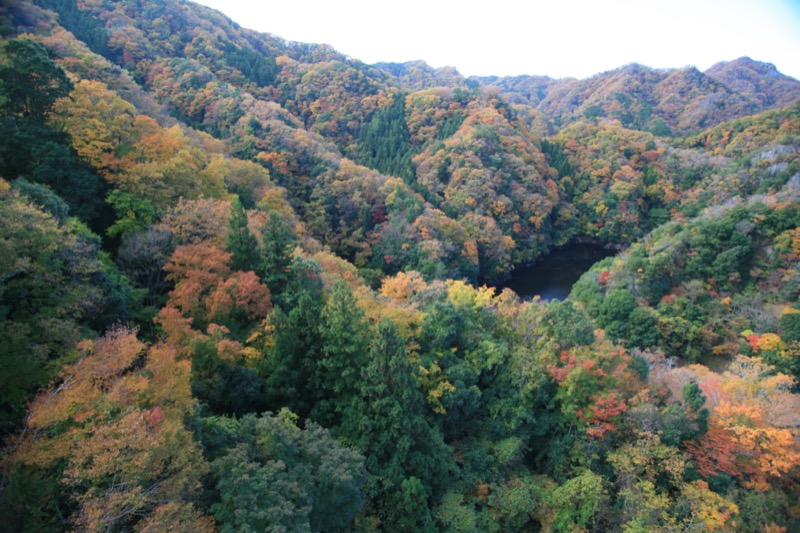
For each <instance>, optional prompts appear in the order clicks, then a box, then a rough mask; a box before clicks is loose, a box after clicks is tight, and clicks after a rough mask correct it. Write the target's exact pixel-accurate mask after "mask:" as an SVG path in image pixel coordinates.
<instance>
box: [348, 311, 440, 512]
mask: <svg viewBox="0 0 800 533" xmlns="http://www.w3.org/2000/svg"><path fill="white" fill-rule="evenodd" d="M369 357H370V361H369V363H368V364H367V366H366V367H365V368H364V371H363V372H362V382H361V401H360V402H359V403H358V404H357V405H356V406H355V407H354V409H353V410H352V411H349V412H347V413H346V414H345V415H346V416H345V417H344V420H343V422H342V425H341V427H340V434H341V436H342V437H344V438H345V439H346V440H347V441H350V442H353V443H355V444H356V445H357V447H358V448H359V449H360V450H361V451H362V452H363V453H364V455H365V457H366V459H367V462H366V464H367V471H368V472H369V473H370V475H371V490H372V491H373V494H372V495H371V496H372V501H374V502H380V503H379V506H380V509H378V513H379V514H381V515H383V516H384V517H385V518H386V520H387V522H388V524H387V525H390V526H392V527H393V525H398V526H399V525H400V523H401V519H402V522H404V523H409V521H410V522H413V523H416V522H417V521H419V522H423V521H424V520H425V516H423V515H426V514H427V513H426V512H425V511H427V509H426V506H424V505H423V506H414V507H415V509H416V510H417V511H418V512H419V513H420V516H418V517H416V518H417V519H418V520H417V521H415V520H414V519H413V517H411V518H410V517H407V516H402V515H403V511H402V509H408V505H403V504H402V501H401V500H402V498H403V494H404V491H403V490H402V484H403V482H404V481H406V480H407V479H411V478H416V479H418V480H419V482H420V483H421V485H422V487H423V488H424V493H425V495H426V498H427V499H428V500H430V499H431V498H435V497H437V496H438V494H439V493H440V492H441V490H442V489H443V488H444V482H445V480H446V479H448V478H449V477H450V474H451V473H452V470H453V459H452V454H451V453H450V450H449V449H448V448H447V446H446V445H445V443H444V441H443V440H442V437H441V435H440V434H439V433H438V431H436V430H435V429H434V428H433V427H431V425H430V423H429V422H428V420H427V419H426V418H425V414H424V411H425V405H424V403H425V399H424V397H423V395H422V392H421V391H420V390H419V388H418V385H417V381H416V379H415V377H414V368H413V366H412V364H411V362H410V361H409V359H408V355H407V353H406V348H405V345H404V343H403V339H402V338H401V337H400V336H399V335H398V333H397V329H396V327H395V326H394V324H393V323H392V322H391V321H389V320H388V319H386V320H383V321H382V322H381V323H380V324H378V326H377V331H376V333H375V338H374V340H373V343H372V346H371V349H370V352H369ZM409 483H414V484H416V482H407V483H406V485H409ZM406 492H408V491H406Z"/></svg>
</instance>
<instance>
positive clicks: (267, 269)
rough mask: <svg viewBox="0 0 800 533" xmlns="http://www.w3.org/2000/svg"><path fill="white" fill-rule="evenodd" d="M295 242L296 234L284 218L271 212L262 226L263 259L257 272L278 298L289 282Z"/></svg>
mask: <svg viewBox="0 0 800 533" xmlns="http://www.w3.org/2000/svg"><path fill="white" fill-rule="evenodd" d="M295 241H296V239H295V236H294V232H293V231H292V230H291V228H289V227H288V226H287V225H286V222H284V220H283V218H282V217H281V216H280V215H279V214H278V213H276V212H274V211H270V212H269V215H268V218H267V221H266V223H265V224H264V225H263V226H261V243H262V245H261V258H260V262H259V263H258V265H257V268H256V270H255V272H256V274H258V277H259V278H261V280H262V281H263V282H264V283H266V284H267V287H269V291H270V293H272V294H273V295H274V296H276V297H277V296H280V295H281V294H282V293H283V291H284V289H285V288H286V284H287V283H288V282H289V279H290V270H289V269H290V267H291V264H292V250H293V249H294V246H295ZM276 301H277V298H276Z"/></svg>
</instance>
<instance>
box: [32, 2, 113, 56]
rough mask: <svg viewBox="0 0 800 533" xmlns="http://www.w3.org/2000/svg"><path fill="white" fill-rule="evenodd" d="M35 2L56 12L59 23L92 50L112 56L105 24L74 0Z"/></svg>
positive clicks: (102, 54)
mask: <svg viewBox="0 0 800 533" xmlns="http://www.w3.org/2000/svg"><path fill="white" fill-rule="evenodd" d="M36 3H37V4H39V5H40V6H42V7H44V8H45V9H52V10H53V11H55V12H56V13H58V22H59V24H61V25H62V26H63V27H64V28H66V29H67V30H69V31H70V32H72V34H73V35H75V37H76V38H77V39H78V40H80V41H83V42H84V43H86V45H87V46H88V47H89V49H90V50H91V51H92V52H94V53H95V54H99V55H101V56H103V57H106V58H109V59H111V58H112V54H111V50H110V48H109V47H108V39H109V35H108V31H107V30H106V27H105V24H104V23H103V21H102V20H100V19H99V18H97V17H96V16H94V15H92V14H91V13H89V12H87V11H82V10H80V9H78V2H77V1H76V0H36Z"/></svg>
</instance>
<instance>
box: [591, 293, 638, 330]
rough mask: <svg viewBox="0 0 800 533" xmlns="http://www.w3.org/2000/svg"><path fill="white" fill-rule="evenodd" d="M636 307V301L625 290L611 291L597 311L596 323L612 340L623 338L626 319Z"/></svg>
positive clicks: (626, 328) (626, 327)
mask: <svg viewBox="0 0 800 533" xmlns="http://www.w3.org/2000/svg"><path fill="white" fill-rule="evenodd" d="M635 307H636V299H635V298H634V297H633V295H632V294H631V293H630V291H628V290H626V289H612V290H611V291H610V292H609V293H608V295H607V296H606V297H605V299H604V300H603V303H602V305H601V306H600V309H599V310H598V315H597V321H598V322H599V323H600V325H601V326H603V327H604V328H605V329H606V332H607V333H608V334H609V336H610V337H611V338H613V339H618V338H621V337H625V336H626V334H627V331H628V317H629V316H630V315H631V313H632V312H633V310H634V308H635Z"/></svg>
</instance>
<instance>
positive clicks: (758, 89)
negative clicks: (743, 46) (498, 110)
mask: <svg viewBox="0 0 800 533" xmlns="http://www.w3.org/2000/svg"><path fill="white" fill-rule="evenodd" d="M477 80H478V81H480V82H482V83H483V84H485V85H488V86H490V87H497V88H498V89H499V90H500V94H502V95H503V96H504V97H506V98H507V99H508V100H509V101H510V102H515V103H520V104H524V105H527V106H530V107H533V108H535V109H537V110H538V111H540V112H542V113H543V114H544V115H545V116H547V117H548V118H549V119H550V120H552V121H554V122H555V124H557V125H559V126H563V125H567V124H569V123H572V122H577V121H581V120H586V119H594V118H609V119H614V120H618V121H619V122H620V123H621V124H622V125H623V126H625V127H627V128H631V129H637V130H642V131H649V132H651V133H654V134H655V135H661V136H665V135H666V136H671V135H685V134H690V133H696V132H698V131H700V130H702V129H704V128H708V127H711V126H715V125H717V124H720V123H722V122H726V121H728V120H731V119H734V118H737V117H741V116H744V115H750V114H754V113H759V112H763V111H767V110H769V109H773V108H776V107H783V106H787V105H790V104H791V103H793V102H795V101H796V100H797V99H798V95H799V94H800V82H799V81H797V80H795V79H794V78H791V77H789V76H786V75H784V74H781V73H780V72H778V70H777V69H776V68H775V66H774V65H771V64H769V63H761V62H757V61H753V60H752V59H750V58H747V57H742V58H739V59H737V60H735V61H729V62H721V63H717V64H716V65H714V66H712V67H711V68H709V69H708V70H707V71H706V72H700V71H699V70H697V69H696V68H694V67H684V68H680V69H652V68H649V67H646V66H643V65H638V64H635V63H633V64H630V65H625V66H624V67H621V68H619V69H616V70H611V71H608V72H603V73H601V74H597V75H595V76H592V77H591V78H587V79H584V80H576V79H571V78H565V79H561V80H554V79H551V78H547V77H544V76H514V77H508V78H498V77H490V78H477Z"/></svg>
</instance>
